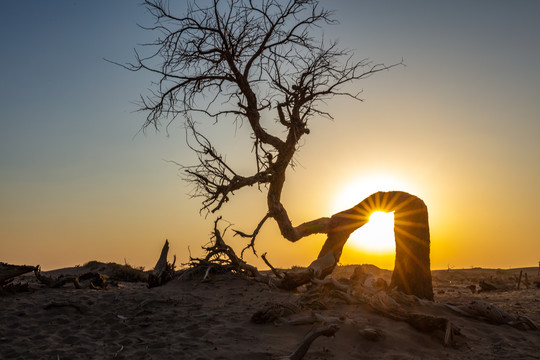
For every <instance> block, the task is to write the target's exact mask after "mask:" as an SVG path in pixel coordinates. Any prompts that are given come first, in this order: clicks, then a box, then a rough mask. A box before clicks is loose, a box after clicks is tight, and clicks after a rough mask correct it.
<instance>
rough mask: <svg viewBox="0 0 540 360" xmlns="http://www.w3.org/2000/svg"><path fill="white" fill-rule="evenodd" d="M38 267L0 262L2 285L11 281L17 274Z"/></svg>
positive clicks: (22, 273)
mask: <svg viewBox="0 0 540 360" xmlns="http://www.w3.org/2000/svg"><path fill="white" fill-rule="evenodd" d="M38 266H39V265H38ZM36 268H37V267H36V266H29V265H11V264H6V263H3V262H0V285H2V284H6V283H8V282H10V281H11V279H13V278H15V277H17V276H20V275H24V274H26V273H29V272H32V271H34V270H35V269H36Z"/></svg>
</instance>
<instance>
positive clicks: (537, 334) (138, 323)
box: [0, 267, 540, 360]
mask: <svg viewBox="0 0 540 360" xmlns="http://www.w3.org/2000/svg"><path fill="white" fill-rule="evenodd" d="M351 269H352V267H344V268H343V267H342V268H339V269H337V271H336V274H334V276H335V277H339V276H343V275H347V273H350V271H351ZM84 270H87V269H84V268H72V269H62V270H58V271H55V272H53V274H55V275H56V276H57V275H59V274H61V273H71V274H72V273H74V271H78V272H82V271H84ZM373 271H375V272H378V274H379V275H380V276H382V277H384V276H388V275H389V272H386V271H384V270H378V269H376V268H373ZM527 271H528V272H529V273H530V275H529V279H532V277H534V276H535V275H536V273H535V272H536V271H537V269H532V268H531V269H528V270H527ZM517 273H519V271H518V272H517ZM497 276H498V277H500V278H503V279H506V280H507V281H508V280H511V279H513V276H515V271H514V272H512V273H511V272H509V270H506V271H501V270H498V271H497V270H484V269H470V270H451V271H446V272H443V271H435V272H433V278H434V289H435V296H436V299H435V300H436V301H435V303H431V304H429V303H428V304H425V303H423V304H422V305H416V306H412V307H411V308H410V309H409V311H415V312H422V313H426V314H436V315H437V316H443V317H447V318H449V319H450V320H451V321H452V323H453V324H454V325H455V326H456V327H457V328H458V329H459V331H460V334H459V335H457V336H456V337H455V344H454V346H452V347H445V346H443V344H442V337H443V336H444V334H442V333H440V332H432V333H424V332H420V331H418V330H416V329H414V328H413V327H411V326H410V325H409V324H407V323H405V322H401V321H395V320H392V319H389V318H387V317H384V316H381V315H379V314H377V313H375V312H373V311H372V310H371V309H370V308H369V306H368V305H367V304H355V305H348V304H345V303H344V302H340V301H334V302H332V303H331V304H330V305H331V306H329V307H328V308H327V309H324V310H313V312H315V313H317V314H318V315H320V316H324V317H326V318H327V319H337V320H336V321H337V325H338V326H339V330H338V331H337V333H336V334H335V336H334V337H320V338H318V339H316V340H315V341H314V342H313V344H312V345H311V347H310V348H309V351H308V352H307V354H306V355H305V357H304V359H306V360H309V359H475V360H482V359H540V331H524V330H519V329H516V328H514V327H511V326H509V325H494V324H490V323H488V322H485V321H479V320H477V319H473V318H467V317H464V316H460V315H459V314H456V313H455V312H453V311H451V310H450V309H448V308H444V307H442V306H439V305H440V303H451V304H456V305H459V304H467V303H470V302H471V301H475V300H482V301H486V302H490V303H493V304H495V305H497V306H499V307H501V308H503V309H505V310H506V311H509V312H512V313H514V314H515V313H517V314H519V315H525V316H528V317H529V318H530V319H532V320H533V321H535V322H536V323H537V324H538V323H540V289H538V288H532V287H531V288H530V289H522V290H512V291H503V292H484V293H480V294H473V293H471V290H470V289H469V288H468V286H469V285H471V284H478V281H479V280H481V279H489V278H490V277H491V279H493V278H495V277H497ZM20 280H22V281H28V282H29V286H30V291H29V292H23V293H17V294H11V295H5V296H1V297H0V309H1V310H0V358H2V359H113V358H116V359H282V358H284V357H286V356H287V355H289V354H290V353H291V352H292V351H293V350H294V349H295V348H296V346H297V345H298V343H299V342H300V340H301V339H302V338H303V336H304V335H305V334H306V333H307V332H308V331H309V330H310V329H311V328H312V327H313V324H304V325H290V324H288V325H287V324H284V325H279V326H278V325H275V324H274V323H266V324H256V323H254V322H252V321H251V317H252V315H253V314H254V313H255V312H257V311H258V310H261V309H262V308H264V307H265V304H266V303H268V302H272V303H294V302H295V300H296V299H298V297H299V296H301V294H300V293H293V292H286V291H282V290H276V289H271V288H269V287H268V286H267V285H265V284H261V283H256V282H253V281H250V280H247V279H245V278H243V277H241V276H239V275H234V274H223V275H214V276H213V277H212V279H211V281H209V282H204V283H201V282H200V279H189V280H173V281H172V282H170V283H168V284H166V285H165V286H162V287H158V288H153V289H148V288H147V287H146V284H144V283H140V282H139V283H137V282H135V283H128V282H119V283H118V285H117V286H108V287H107V288H106V289H105V290H90V289H75V288H74V287H73V286H71V285H65V286H63V287H61V288H57V289H51V288H45V287H43V286H42V285H40V284H38V283H37V282H36V280H35V279H34V278H33V277H32V276H31V275H25V276H24V277H21V278H20ZM366 329H367V330H369V331H377V333H378V334H379V335H380V337H379V338H378V340H369V339H368V337H367V336H365V334H364V335H362V332H363V331H366Z"/></svg>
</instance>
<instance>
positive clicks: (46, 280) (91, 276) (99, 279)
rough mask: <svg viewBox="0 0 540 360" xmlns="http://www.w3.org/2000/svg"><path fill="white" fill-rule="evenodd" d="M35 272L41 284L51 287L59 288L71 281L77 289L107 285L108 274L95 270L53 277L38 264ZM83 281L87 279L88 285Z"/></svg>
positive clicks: (101, 287)
mask: <svg viewBox="0 0 540 360" xmlns="http://www.w3.org/2000/svg"><path fill="white" fill-rule="evenodd" d="M34 274H35V276H36V279H37V280H38V281H39V282H40V283H41V284H43V285H45V286H47V287H50V288H59V287H62V286H64V285H65V284H69V283H72V284H73V286H75V288H76V289H84V288H90V289H95V290H101V289H105V288H106V287H107V276H106V275H103V274H99V273H94V272H87V273H84V274H82V275H60V276H58V277H53V276H50V275H46V274H43V273H42V272H41V268H40V267H39V265H38V266H37V267H36V268H35V269H34ZM83 281H85V282H86V281H87V282H88V285H83V283H82V282H83Z"/></svg>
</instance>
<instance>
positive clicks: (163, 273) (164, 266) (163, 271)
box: [148, 240, 176, 288]
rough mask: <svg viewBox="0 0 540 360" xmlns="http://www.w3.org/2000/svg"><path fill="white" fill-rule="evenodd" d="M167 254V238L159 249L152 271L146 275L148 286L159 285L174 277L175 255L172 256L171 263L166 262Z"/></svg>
mask: <svg viewBox="0 0 540 360" xmlns="http://www.w3.org/2000/svg"><path fill="white" fill-rule="evenodd" d="M168 254H169V240H165V244H164V245H163V248H162V249H161V255H160V256H159V259H158V261H157V262H156V266H154V270H153V271H152V273H150V274H149V275H148V287H150V288H152V287H156V286H161V285H163V284H165V283H167V282H169V281H171V280H172V279H173V277H174V264H175V263H176V255H175V256H174V261H173V263H172V264H171V263H169V262H167V255H168Z"/></svg>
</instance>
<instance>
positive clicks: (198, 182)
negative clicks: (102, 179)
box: [122, 0, 402, 252]
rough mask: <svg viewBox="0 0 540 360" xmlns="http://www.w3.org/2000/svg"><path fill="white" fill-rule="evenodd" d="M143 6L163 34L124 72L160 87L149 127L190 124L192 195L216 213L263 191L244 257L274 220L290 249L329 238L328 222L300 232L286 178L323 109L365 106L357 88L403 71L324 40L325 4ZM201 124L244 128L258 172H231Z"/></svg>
mask: <svg viewBox="0 0 540 360" xmlns="http://www.w3.org/2000/svg"><path fill="white" fill-rule="evenodd" d="M144 3H145V5H146V8H147V9H148V11H149V13H150V14H151V16H152V17H153V18H154V21H155V22H154V24H153V25H151V26H148V27H145V29H147V30H148V31H151V32H154V33H156V34H157V36H156V40H155V41H153V42H151V43H147V44H144V45H143V46H142V47H141V48H140V50H136V51H135V62H134V63H133V64H129V63H128V64H124V65H122V66H123V67H125V68H127V69H129V70H132V71H146V72H150V73H152V74H154V75H155V76H156V77H157V81H156V83H155V86H154V88H153V89H152V90H150V92H149V94H147V95H146V96H143V97H141V110H142V111H144V112H145V113H146V114H147V117H146V121H145V123H144V128H147V127H149V126H153V127H154V128H156V129H158V128H160V127H161V123H162V122H166V124H167V125H168V124H170V123H171V122H172V121H175V120H176V119H178V117H179V116H180V117H182V118H184V119H185V122H186V130H187V131H186V132H187V142H188V145H189V147H190V148H191V150H193V151H194V153H195V154H196V155H197V159H198V161H197V163H196V164H195V165H187V166H183V167H182V170H183V171H184V173H185V175H186V180H187V181H188V182H190V183H192V184H193V185H194V191H193V194H192V195H193V196H196V197H201V198H202V208H201V211H206V213H207V214H208V213H209V212H212V213H213V212H216V211H218V210H220V209H221V208H222V207H223V205H224V204H225V203H226V202H227V201H229V199H230V197H231V195H232V194H233V193H234V191H237V190H240V189H242V188H246V187H250V186H253V185H257V186H258V187H259V189H261V188H262V187H261V185H263V186H264V187H265V189H266V191H267V206H268V213H267V214H266V215H265V217H264V218H263V219H262V220H261V221H260V222H259V224H258V225H257V227H256V228H255V230H254V231H253V233H251V234H246V233H244V232H241V231H238V230H237V231H236V232H235V233H236V235H240V236H242V237H246V238H248V239H250V242H249V244H248V245H247V247H246V249H247V248H251V249H252V250H253V251H254V252H255V247H254V246H255V239H256V237H257V235H258V233H259V231H260V229H261V227H262V226H263V225H264V223H265V222H266V220H268V219H270V218H273V219H274V220H275V221H276V222H277V224H278V226H279V229H280V231H281V234H282V235H283V236H284V237H285V238H286V239H288V240H290V241H297V240H298V239H300V238H302V237H304V236H307V235H310V234H313V233H317V232H326V231H327V227H328V219H327V218H321V219H317V220H314V221H312V222H309V223H305V224H302V225H300V226H298V227H294V226H293V224H292V223H291V220H290V218H289V216H288V214H287V211H286V209H285V206H284V205H283V204H282V202H281V193H282V190H283V186H284V182H285V173H286V171H287V169H288V167H289V166H290V165H293V164H294V162H293V159H294V156H295V154H296V152H297V150H298V149H299V147H300V145H301V140H302V138H303V136H305V135H308V134H309V133H310V131H309V127H308V124H309V121H310V120H311V119H312V118H314V117H328V118H331V115H330V114H329V113H328V112H326V111H325V110H324V108H323V106H324V105H325V104H326V101H327V100H329V99H331V98H333V97H334V96H348V97H350V98H352V99H354V100H361V98H360V93H361V92H359V91H355V92H351V91H350V85H352V84H353V83H355V82H356V81H358V80H362V79H366V78H368V77H370V76H372V75H374V74H376V73H378V72H381V71H383V70H389V69H391V68H393V67H395V66H398V65H402V62H398V63H396V64H392V65H384V64H379V63H372V62H371V61H370V60H368V59H360V60H357V59H356V57H355V55H354V54H353V53H352V52H350V51H348V50H344V49H340V48H339V47H338V45H337V43H336V42H327V41H324V37H323V32H322V26H323V25H324V26H326V25H330V24H335V23H336V21H335V20H334V19H333V12H332V11H329V10H326V9H324V8H321V7H320V6H319V1H318V0H206V1H204V0H202V1H197V2H193V1H188V2H187V9H186V10H185V14H183V15H177V11H176V9H174V8H173V4H172V3H169V2H168V1H165V0H145V2H144ZM175 6H178V5H176V4H175ZM143 53H144V54H143ZM195 117H196V121H205V120H210V121H212V122H214V123H216V122H220V121H230V120H232V121H233V122H235V123H236V124H240V126H242V124H247V125H248V126H249V130H250V132H251V139H252V141H253V149H252V156H253V158H254V160H255V162H254V169H253V170H252V173H251V174H249V175H242V174H241V172H240V171H237V170H235V169H233V168H232V166H230V165H229V164H228V163H227V161H226V160H225V159H226V158H225V156H223V155H222V153H220V151H219V150H218V149H216V148H215V147H214V146H213V144H212V142H211V141H210V140H209V139H208V138H207V137H206V136H205V135H204V134H202V133H201V132H199V131H198V130H197V129H196V127H195V120H194V118H195ZM268 119H274V120H275V122H274V123H271V122H269V120H268ZM244 250H245V249H244Z"/></svg>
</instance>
